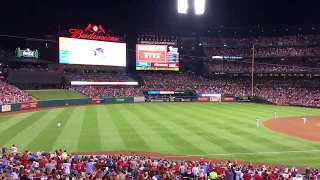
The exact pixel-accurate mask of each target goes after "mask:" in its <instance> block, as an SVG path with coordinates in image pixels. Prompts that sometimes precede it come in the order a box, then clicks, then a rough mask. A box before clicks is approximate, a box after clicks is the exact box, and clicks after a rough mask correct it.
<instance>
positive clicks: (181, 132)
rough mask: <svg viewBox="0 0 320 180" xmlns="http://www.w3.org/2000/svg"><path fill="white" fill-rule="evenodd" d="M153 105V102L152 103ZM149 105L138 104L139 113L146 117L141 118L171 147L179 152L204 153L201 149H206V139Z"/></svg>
mask: <svg viewBox="0 0 320 180" xmlns="http://www.w3.org/2000/svg"><path fill="white" fill-rule="evenodd" d="M152 106H155V104H152ZM150 107H151V106H148V107H145V106H143V105H140V104H139V105H138V108H139V112H141V111H142V112H143V114H140V115H142V116H145V117H146V118H147V119H146V120H145V119H141V120H143V121H144V123H146V124H147V125H148V126H149V127H150V128H152V129H154V131H156V132H157V133H159V134H161V136H163V137H164V138H165V139H166V140H167V141H168V142H169V143H170V144H171V145H172V146H173V147H175V148H176V149H178V150H179V151H180V154H187V155H189V154H206V152H205V151H204V150H203V149H208V145H207V144H206V143H205V142H206V141H202V139H201V138H200V137H198V136H197V135H196V134H194V133H193V132H190V131H188V130H185V129H183V128H181V126H178V125H176V124H174V123H172V122H171V121H169V120H168V119H167V118H168V117H167V116H163V115H161V114H159V113H157V112H156V110H155V109H153V108H150Z"/></svg>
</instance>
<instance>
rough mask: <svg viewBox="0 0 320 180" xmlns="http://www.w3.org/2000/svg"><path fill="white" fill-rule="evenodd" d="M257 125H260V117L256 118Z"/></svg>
mask: <svg viewBox="0 0 320 180" xmlns="http://www.w3.org/2000/svg"><path fill="white" fill-rule="evenodd" d="M256 125H257V127H259V126H260V119H259V118H257V119H256Z"/></svg>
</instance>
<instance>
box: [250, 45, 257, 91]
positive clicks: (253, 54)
mask: <svg viewBox="0 0 320 180" xmlns="http://www.w3.org/2000/svg"><path fill="white" fill-rule="evenodd" d="M255 46H256V44H253V46H252V62H251V64H252V66H251V96H252V97H254V56H255Z"/></svg>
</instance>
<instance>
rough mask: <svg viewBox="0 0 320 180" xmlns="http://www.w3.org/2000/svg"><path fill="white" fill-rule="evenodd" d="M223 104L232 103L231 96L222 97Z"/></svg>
mask: <svg viewBox="0 0 320 180" xmlns="http://www.w3.org/2000/svg"><path fill="white" fill-rule="evenodd" d="M223 101H224V102H234V97H231V96H225V97H223Z"/></svg>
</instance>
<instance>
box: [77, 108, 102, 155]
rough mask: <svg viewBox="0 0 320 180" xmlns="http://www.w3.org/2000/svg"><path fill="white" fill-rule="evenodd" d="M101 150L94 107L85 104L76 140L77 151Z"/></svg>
mask: <svg viewBox="0 0 320 180" xmlns="http://www.w3.org/2000/svg"><path fill="white" fill-rule="evenodd" d="M79 130H80V129H79ZM101 150H102V148H101V140H100V133H99V127H98V120H97V111H96V107H95V106H86V110H85V113H84V117H83V123H82V127H81V130H80V137H79V141H78V151H82V152H97V151H101Z"/></svg>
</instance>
